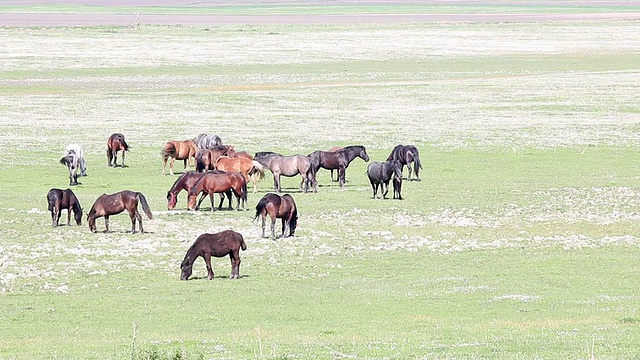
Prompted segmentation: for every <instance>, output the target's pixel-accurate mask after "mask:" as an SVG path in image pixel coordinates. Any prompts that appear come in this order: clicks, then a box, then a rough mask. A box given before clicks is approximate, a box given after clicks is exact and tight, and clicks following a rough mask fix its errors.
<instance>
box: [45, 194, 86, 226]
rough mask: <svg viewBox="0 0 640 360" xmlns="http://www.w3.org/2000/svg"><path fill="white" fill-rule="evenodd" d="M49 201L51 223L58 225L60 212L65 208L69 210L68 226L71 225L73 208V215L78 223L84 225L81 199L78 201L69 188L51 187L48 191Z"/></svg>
mask: <svg viewBox="0 0 640 360" xmlns="http://www.w3.org/2000/svg"><path fill="white" fill-rule="evenodd" d="M47 202H48V203H49V211H51V225H53V226H58V221H59V220H60V214H61V213H62V210H63V209H66V210H67V226H71V210H73V217H74V218H75V220H76V224H78V226H80V225H82V209H81V208H80V201H78V198H77V197H76V195H75V194H74V193H73V191H71V190H69V189H67V190H61V189H51V190H49V192H48V193H47Z"/></svg>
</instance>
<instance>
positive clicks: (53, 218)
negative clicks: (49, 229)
mask: <svg viewBox="0 0 640 360" xmlns="http://www.w3.org/2000/svg"><path fill="white" fill-rule="evenodd" d="M59 218H60V213H59V212H58V208H53V209H51V226H53V227H56V226H58V219H59Z"/></svg>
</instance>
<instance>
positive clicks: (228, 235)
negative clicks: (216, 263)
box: [180, 230, 247, 280]
mask: <svg viewBox="0 0 640 360" xmlns="http://www.w3.org/2000/svg"><path fill="white" fill-rule="evenodd" d="M240 249H242V250H247V244H245V242H244V238H243V237H242V234H240V233H237V232H235V231H233V230H225V231H222V232H219V233H215V234H202V235H200V236H198V238H197V239H196V241H194V242H193V245H191V247H190V248H189V250H187V254H186V255H185V256H184V260H182V264H180V279H181V280H188V279H189V276H191V274H192V273H193V263H194V262H195V261H196V259H197V258H198V257H200V256H202V258H203V259H204V262H205V265H206V267H207V277H208V278H209V280H213V268H212V267H211V257H212V256H214V257H224V256H227V255H229V258H231V276H229V278H230V279H237V278H239V277H240Z"/></svg>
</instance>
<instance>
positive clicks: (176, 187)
mask: <svg viewBox="0 0 640 360" xmlns="http://www.w3.org/2000/svg"><path fill="white" fill-rule="evenodd" d="M211 172H212V173H216V174H224V171H218V170H212V171H211ZM205 174H206V173H199V172H195V171H187V172H185V173H184V174H182V175H181V176H180V177H179V178H178V179H177V180H176V181H175V182H174V183H173V185H172V186H171V189H169V191H168V192H167V210H173V209H174V208H175V207H176V204H177V203H178V193H180V191H182V190H185V191H186V192H187V193H188V192H189V190H191V188H192V187H193V186H194V185H195V184H196V182H198V181H199V180H200V179H201V178H202V177H203V176H204V175H205ZM226 195H227V197H228V198H229V207H231V190H228V191H227V192H226ZM206 196H207V194H202V196H201V197H200V200H199V201H198V205H196V208H199V207H200V203H202V200H204V198H205V197H206ZM224 198H225V193H220V204H219V205H218V209H221V208H222V202H223V201H224ZM211 208H212V209H213V202H212V203H211Z"/></svg>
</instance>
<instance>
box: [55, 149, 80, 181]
mask: <svg viewBox="0 0 640 360" xmlns="http://www.w3.org/2000/svg"><path fill="white" fill-rule="evenodd" d="M60 164H62V165H66V166H67V169H68V170H69V185H78V167H79V164H80V157H79V156H78V155H77V154H76V152H75V151H73V150H68V151H67V152H66V153H65V154H64V156H63V157H62V159H60Z"/></svg>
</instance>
